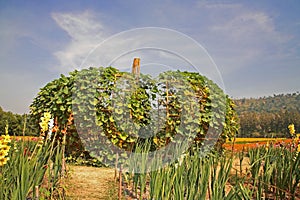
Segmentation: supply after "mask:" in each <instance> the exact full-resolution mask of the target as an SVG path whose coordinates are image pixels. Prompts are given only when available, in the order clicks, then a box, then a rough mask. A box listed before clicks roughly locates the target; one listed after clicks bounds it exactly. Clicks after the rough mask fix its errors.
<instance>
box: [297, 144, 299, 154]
mask: <svg viewBox="0 0 300 200" xmlns="http://www.w3.org/2000/svg"><path fill="white" fill-rule="evenodd" d="M297 152H300V144H298V147H297Z"/></svg>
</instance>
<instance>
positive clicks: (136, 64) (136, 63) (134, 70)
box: [132, 58, 141, 79]
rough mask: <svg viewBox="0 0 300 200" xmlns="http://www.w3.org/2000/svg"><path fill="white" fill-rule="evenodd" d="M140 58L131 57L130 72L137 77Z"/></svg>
mask: <svg viewBox="0 0 300 200" xmlns="http://www.w3.org/2000/svg"><path fill="white" fill-rule="evenodd" d="M140 60H141V59H140V58H134V59H133V64H132V74H135V75H136V76H137V79H138V77H139V76H140V72H141V70H140Z"/></svg>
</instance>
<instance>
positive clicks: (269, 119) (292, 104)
mask: <svg viewBox="0 0 300 200" xmlns="http://www.w3.org/2000/svg"><path fill="white" fill-rule="evenodd" d="M234 102H235V103H236V111H237V113H238V115H239V117H240V125H241V129H240V133H239V136H240V137H288V136H289V132H288V129H287V126H288V125H289V124H291V123H293V124H294V125H295V129H296V131H297V132H299V129H300V93H299V92H297V93H293V94H280V95H274V96H270V97H261V98H257V99H255V98H250V99H246V98H244V99H237V100H234Z"/></svg>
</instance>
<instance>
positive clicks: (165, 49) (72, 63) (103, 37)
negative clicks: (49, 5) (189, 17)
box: [53, 11, 221, 84]
mask: <svg viewBox="0 0 300 200" xmlns="http://www.w3.org/2000/svg"><path fill="white" fill-rule="evenodd" d="M53 18H54V19H55V21H56V22H57V24H58V25H59V26H60V27H61V28H62V29H63V30H65V31H66V32H67V33H68V35H69V36H70V39H71V41H70V43H69V44H67V46H66V47H65V48H64V49H63V50H61V51H59V52H55V56H56V57H57V58H58V59H59V61H60V64H61V66H62V68H61V69H60V71H62V72H69V71H72V70H74V69H79V68H86V67H90V66H96V67H98V66H109V65H112V66H114V67H118V68H119V69H121V70H128V69H130V68H131V64H132V60H133V58H134V57H140V58H141V65H142V66H147V68H148V69H147V70H146V71H148V72H149V71H151V70H149V68H151V66H152V65H154V64H153V63H160V64H161V65H160V66H165V68H164V69H161V68H159V67H157V66H152V71H153V74H157V73H158V72H159V70H163V71H164V70H166V68H168V69H170V68H172V69H185V70H189V69H188V68H186V67H190V68H191V69H190V70H193V71H195V70H196V71H197V70H198V71H200V72H201V73H202V74H204V75H207V76H208V77H209V78H211V79H218V75H219V74H218V72H217V71H216V68H215V66H214V63H213V62H212V61H211V60H210V57H209V56H208V55H207V53H206V51H205V49H203V48H202V47H201V46H198V44H197V43H195V41H193V40H192V39H191V38H189V37H186V36H184V35H183V34H181V33H179V32H176V31H172V30H168V29H160V28H139V29H133V30H129V31H124V32H121V33H119V34H116V35H113V36H111V37H107V36H108V32H107V31H105V30H108V29H109V27H106V26H103V25H102V23H101V20H99V19H97V18H96V16H95V15H94V14H93V13H91V12H87V11H86V12H84V13H81V14H70V13H66V14H65V13H56V14H53ZM149 63H152V64H149ZM81 64H82V66H81ZM191 64H193V65H194V66H196V69H195V68H193V67H192V66H191ZM166 66H168V67H166ZM203 66H205V67H204V68H203ZM197 67H198V68H197ZM142 72H143V71H142ZM153 74H152V75H153ZM215 81H216V82H219V83H220V84H221V81H220V80H215Z"/></svg>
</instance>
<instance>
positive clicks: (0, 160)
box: [0, 157, 9, 167]
mask: <svg viewBox="0 0 300 200" xmlns="http://www.w3.org/2000/svg"><path fill="white" fill-rule="evenodd" d="M8 160H9V158H5V157H0V167H2V166H4V165H6V163H7V161H8Z"/></svg>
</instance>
